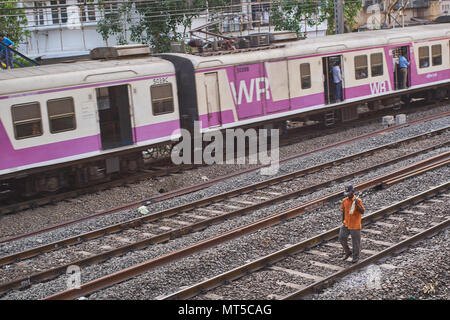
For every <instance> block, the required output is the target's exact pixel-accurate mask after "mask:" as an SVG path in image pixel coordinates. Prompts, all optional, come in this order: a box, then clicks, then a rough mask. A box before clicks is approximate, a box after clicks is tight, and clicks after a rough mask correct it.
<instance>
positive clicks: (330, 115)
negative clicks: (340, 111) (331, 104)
mask: <svg viewBox="0 0 450 320" xmlns="http://www.w3.org/2000/svg"><path fill="white" fill-rule="evenodd" d="M324 122H325V126H326V127H331V126H333V125H334V124H335V118H334V111H329V112H327V113H325V119H324Z"/></svg>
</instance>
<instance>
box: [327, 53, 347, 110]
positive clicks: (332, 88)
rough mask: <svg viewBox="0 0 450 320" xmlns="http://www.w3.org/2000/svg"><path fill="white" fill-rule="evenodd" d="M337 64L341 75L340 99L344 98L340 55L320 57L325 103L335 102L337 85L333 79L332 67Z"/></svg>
mask: <svg viewBox="0 0 450 320" xmlns="http://www.w3.org/2000/svg"><path fill="white" fill-rule="evenodd" d="M336 64H339V65H340V66H341V75H342V87H341V88H340V95H341V101H344V100H345V97H344V91H345V90H344V77H343V74H344V72H343V71H344V69H343V67H342V66H343V65H342V56H329V57H324V58H322V67H323V88H324V90H323V91H324V95H325V104H330V103H337V102H339V101H337V86H336V84H335V83H334V80H333V67H334V66H335V65H336Z"/></svg>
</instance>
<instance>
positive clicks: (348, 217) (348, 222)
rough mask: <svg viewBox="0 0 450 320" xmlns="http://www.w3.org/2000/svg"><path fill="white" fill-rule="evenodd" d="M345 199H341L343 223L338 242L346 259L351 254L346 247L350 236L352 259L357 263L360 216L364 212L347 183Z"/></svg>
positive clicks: (359, 248) (361, 204) (352, 188)
mask: <svg viewBox="0 0 450 320" xmlns="http://www.w3.org/2000/svg"><path fill="white" fill-rule="evenodd" d="M344 195H345V199H344V200H342V206H341V210H342V222H343V223H344V225H343V226H341V229H340V230H339V242H340V243H341V245H342V247H343V248H344V257H343V259H342V260H347V259H348V257H350V256H351V255H352V251H350V248H349V247H348V243H347V240H348V236H349V235H351V236H352V249H353V260H352V263H357V262H358V259H359V252H360V250H361V216H362V215H363V214H364V205H363V203H362V201H361V199H359V198H358V197H357V196H356V195H355V188H354V187H353V186H352V185H349V186H347V187H346V188H345V192H344Z"/></svg>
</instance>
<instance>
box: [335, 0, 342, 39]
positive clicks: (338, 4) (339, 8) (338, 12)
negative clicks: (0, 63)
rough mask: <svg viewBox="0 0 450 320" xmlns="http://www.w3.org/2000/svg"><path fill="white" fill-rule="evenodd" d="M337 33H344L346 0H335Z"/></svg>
mask: <svg viewBox="0 0 450 320" xmlns="http://www.w3.org/2000/svg"><path fill="white" fill-rule="evenodd" d="M334 20H335V27H336V28H335V29H336V34H341V33H344V0H334Z"/></svg>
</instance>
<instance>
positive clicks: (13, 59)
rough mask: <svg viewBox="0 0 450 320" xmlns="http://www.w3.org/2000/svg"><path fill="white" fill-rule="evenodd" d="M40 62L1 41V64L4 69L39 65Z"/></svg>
mask: <svg viewBox="0 0 450 320" xmlns="http://www.w3.org/2000/svg"><path fill="white" fill-rule="evenodd" d="M38 65H39V64H38V63H37V62H36V61H34V60H33V59H30V58H28V57H27V56H25V55H23V54H21V53H20V52H19V51H17V50H14V49H12V48H10V47H8V46H6V45H4V44H3V43H0V66H1V68H2V69H13V68H23V67H31V66H38Z"/></svg>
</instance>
